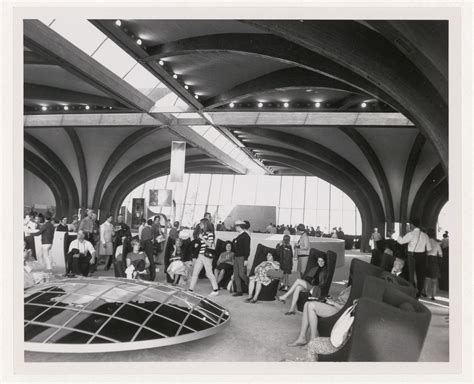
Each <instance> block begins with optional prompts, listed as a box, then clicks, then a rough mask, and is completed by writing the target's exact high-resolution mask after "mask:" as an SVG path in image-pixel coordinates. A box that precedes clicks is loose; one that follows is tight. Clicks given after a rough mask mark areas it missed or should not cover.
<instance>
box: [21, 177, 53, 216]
mask: <svg viewBox="0 0 474 384" xmlns="http://www.w3.org/2000/svg"><path fill="white" fill-rule="evenodd" d="M23 183H24V186H25V188H24V193H23V206H24V211H25V212H29V211H31V210H33V211H37V212H46V211H49V212H51V213H53V214H54V213H55V212H56V204H57V203H56V199H55V197H54V194H53V191H51V188H50V187H49V186H48V185H47V184H46V183H45V182H44V181H43V180H42V179H40V178H39V177H38V176H36V175H35V174H34V173H32V172H30V171H29V170H27V169H25V170H24V173H23Z"/></svg>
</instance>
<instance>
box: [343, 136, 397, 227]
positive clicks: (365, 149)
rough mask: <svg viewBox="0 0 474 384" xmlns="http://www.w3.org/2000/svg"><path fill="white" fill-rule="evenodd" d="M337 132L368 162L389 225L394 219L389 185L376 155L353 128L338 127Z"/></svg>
mask: <svg viewBox="0 0 474 384" xmlns="http://www.w3.org/2000/svg"><path fill="white" fill-rule="evenodd" d="M339 130H340V131H342V132H344V133H345V134H346V135H347V136H348V137H349V138H350V139H351V140H352V141H353V142H354V144H355V145H356V146H357V147H358V148H359V149H360V151H361V152H362V154H363V155H364V156H365V158H366V159H367V161H368V162H369V165H370V167H371V168H372V171H373V172H374V174H375V177H376V179H377V182H378V184H379V187H380V190H381V192H382V198H383V205H384V208H385V218H386V221H387V222H389V223H393V222H394V219H395V214H394V209H393V199H392V191H391V190H390V185H389V184H388V180H387V176H386V175H385V171H384V169H383V167H382V164H381V162H380V160H379V158H378V156H377V154H376V153H375V151H374V150H373V148H372V146H371V145H370V144H369V142H368V141H367V140H366V139H365V138H364V136H362V134H361V133H360V132H358V131H357V130H356V129H355V128H351V127H339Z"/></svg>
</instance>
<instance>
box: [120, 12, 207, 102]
mask: <svg viewBox="0 0 474 384" xmlns="http://www.w3.org/2000/svg"><path fill="white" fill-rule="evenodd" d="M115 25H116V26H117V27H119V28H121V29H122V30H123V31H124V32H125V33H127V34H128V35H129V36H130V37H131V38H132V39H135V36H134V35H130V34H129V33H128V30H127V29H126V28H122V25H123V22H122V20H115ZM135 42H136V43H137V44H138V45H139V46H141V47H142V48H143V49H145V50H146V46H144V45H143V41H142V39H140V38H137V39H136V40H135ZM158 64H160V65H161V66H162V67H163V68H164V69H167V70H168V72H171V73H172V74H173V79H175V80H178V75H177V74H176V73H174V72H173V71H172V70H171V68H169V66H168V65H165V62H164V61H163V60H160V61H159V62H158ZM183 86H184V89H186V90H187V91H189V92H190V93H193V92H192V91H191V90H190V87H189V85H188V84H186V83H185V82H183ZM193 96H194V98H195V99H199V95H198V94H197V93H193Z"/></svg>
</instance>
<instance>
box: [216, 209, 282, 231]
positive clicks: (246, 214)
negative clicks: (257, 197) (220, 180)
mask: <svg viewBox="0 0 474 384" xmlns="http://www.w3.org/2000/svg"><path fill="white" fill-rule="evenodd" d="M236 220H248V221H249V222H250V229H251V230H252V231H259V232H265V229H266V227H267V226H268V224H270V223H274V224H275V223H276V207H271V206H261V205H237V206H236V207H234V208H233V209H232V211H231V212H230V213H229V215H228V216H227V217H226V219H225V220H224V224H225V226H226V227H227V228H232V227H233V225H234V223H235V221H236Z"/></svg>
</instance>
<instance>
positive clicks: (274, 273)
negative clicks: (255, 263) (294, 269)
mask: <svg viewBox="0 0 474 384" xmlns="http://www.w3.org/2000/svg"><path fill="white" fill-rule="evenodd" d="M267 276H268V277H269V278H270V279H272V280H274V279H281V278H282V277H283V271H282V270H281V269H269V270H268V271H267Z"/></svg>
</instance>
